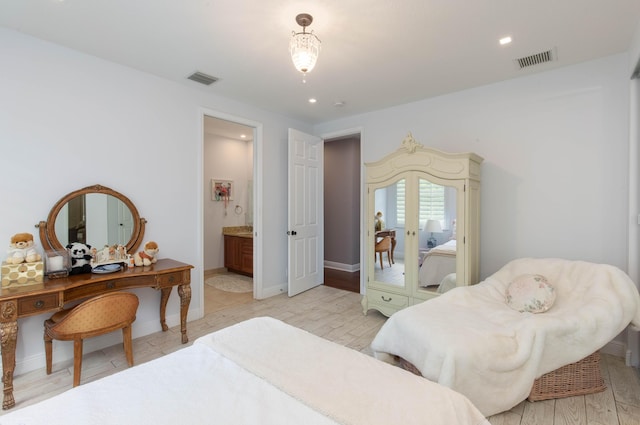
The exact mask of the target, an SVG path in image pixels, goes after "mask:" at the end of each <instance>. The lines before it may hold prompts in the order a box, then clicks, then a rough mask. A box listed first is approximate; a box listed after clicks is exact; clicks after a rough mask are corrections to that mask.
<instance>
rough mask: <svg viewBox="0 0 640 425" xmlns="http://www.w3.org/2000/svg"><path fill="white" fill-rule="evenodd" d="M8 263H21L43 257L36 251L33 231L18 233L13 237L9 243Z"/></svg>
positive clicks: (38, 259)
mask: <svg viewBox="0 0 640 425" xmlns="http://www.w3.org/2000/svg"><path fill="white" fill-rule="evenodd" d="M7 252H8V254H9V255H8V256H7V263H9V264H20V263H24V262H27V263H32V262H34V261H40V260H41V259H42V257H41V256H40V254H38V251H36V248H35V243H34V242H33V235H32V234H31V233H16V234H15V235H13V236H12V237H11V245H9V250H8V251H7Z"/></svg>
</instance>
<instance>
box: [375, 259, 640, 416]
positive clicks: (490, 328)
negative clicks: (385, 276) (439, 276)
mask: <svg viewBox="0 0 640 425" xmlns="http://www.w3.org/2000/svg"><path fill="white" fill-rule="evenodd" d="M525 273H533V274H542V275H544V276H546V277H547V278H548V280H549V282H550V283H552V284H554V286H555V288H556V301H555V303H554V305H553V307H552V308H551V309H550V310H549V311H547V312H545V313H540V314H532V313H519V312H517V311H515V310H512V309H511V308H509V307H508V306H507V305H506V304H505V290H506V288H507V286H508V284H509V282H511V281H512V280H513V278H515V277H517V276H519V275H521V274H525ZM629 322H632V323H633V324H634V325H635V326H640V297H639V295H638V290H637V289H636V287H635V285H634V283H633V282H632V281H631V279H630V278H629V277H628V276H627V275H626V274H625V273H624V272H622V271H621V270H619V269H618V268H615V267H613V266H608V265H599V264H592V263H586V262H581V261H567V260H560V259H520V260H515V261H512V262H510V263H509V264H507V265H506V266H505V267H503V268H502V269H501V270H499V271H498V272H496V273H495V274H494V275H492V276H490V277H488V278H487V279H486V280H485V281H483V282H481V283H479V284H477V285H474V286H471V287H465V288H455V289H452V290H451V291H449V292H447V293H446V294H443V295H441V296H439V297H438V298H435V299H432V300H429V301H426V302H424V303H422V304H418V305H415V306H413V307H409V308H407V309H404V310H401V311H399V312H398V313H396V314H394V315H393V316H391V318H390V319H389V320H387V322H386V323H385V324H384V326H383V327H382V328H381V329H380V331H379V333H378V335H377V336H376V337H375V338H374V340H373V342H372V344H371V348H372V349H373V350H374V351H375V352H376V356H377V357H378V358H381V359H385V360H389V361H390V356H389V355H396V356H400V357H402V358H404V359H405V360H407V361H409V362H411V363H412V364H413V365H414V366H416V367H417V368H418V369H419V370H420V372H421V373H422V374H423V375H424V376H425V377H426V378H428V379H430V380H432V381H435V382H439V383H441V384H443V385H446V386H447V387H450V388H453V389H455V390H456V391H459V392H460V393H462V394H464V395H466V396H467V397H468V398H469V399H470V400H471V401H472V402H473V403H474V404H475V405H476V407H478V408H479V409H480V411H481V412H482V413H483V414H485V415H486V416H490V415H493V414H495V413H498V412H502V411H505V410H508V409H510V408H511V407H513V406H515V405H517V404H518V403H520V402H521V401H522V400H524V399H526V398H527V396H528V395H529V392H530V390H531V387H532V385H533V381H534V380H535V379H536V378H537V377H539V376H541V375H543V374H545V373H547V372H550V371H552V370H555V369H557V368H559V367H561V366H564V365H566V364H569V363H573V362H576V361H579V360H581V359H582V358H584V357H586V356H588V355H589V354H591V353H593V352H594V351H596V350H598V349H600V348H601V347H603V346H604V345H605V344H607V343H608V342H609V341H610V340H611V339H612V338H614V337H615V336H616V335H618V334H619V333H620V332H621V331H622V330H624V329H625V327H626V326H627V325H628V324H629Z"/></svg>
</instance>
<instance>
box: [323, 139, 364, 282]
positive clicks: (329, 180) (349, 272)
mask: <svg viewBox="0 0 640 425" xmlns="http://www.w3.org/2000/svg"><path fill="white" fill-rule="evenodd" d="M360 146H361V140H360V133H359V132H358V133H351V134H346V135H340V136H334V137H330V138H325V139H324V158H325V163H324V167H325V168H324V221H325V223H324V259H325V261H324V284H325V285H326V286H331V287H334V288H339V289H345V290H347V291H351V292H357V293H360V287H361V285H360V245H361V244H360V239H361V237H360V226H361V214H360V211H361V181H362V179H361V168H362V166H361V164H362V159H361V148H360Z"/></svg>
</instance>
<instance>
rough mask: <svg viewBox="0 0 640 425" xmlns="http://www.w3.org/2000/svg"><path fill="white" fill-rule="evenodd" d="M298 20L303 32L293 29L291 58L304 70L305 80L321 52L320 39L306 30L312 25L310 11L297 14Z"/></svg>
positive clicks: (294, 63) (297, 66)
mask: <svg viewBox="0 0 640 425" xmlns="http://www.w3.org/2000/svg"><path fill="white" fill-rule="evenodd" d="M296 22H297V23H298V25H300V26H301V27H302V32H295V31H293V35H292V37H291V42H290V43H289V50H290V51H291V60H293V65H294V66H295V67H296V69H297V70H298V71H300V72H302V75H303V80H302V81H303V82H305V80H304V78H305V77H306V75H307V73H308V72H311V70H312V69H313V67H314V66H316V61H317V60H318V53H320V39H319V38H318V37H316V35H315V34H314V33H313V31H311V32H306V27H308V26H309V25H311V22H313V17H312V16H311V15H309V14H308V13H301V14H299V15H298V16H296Z"/></svg>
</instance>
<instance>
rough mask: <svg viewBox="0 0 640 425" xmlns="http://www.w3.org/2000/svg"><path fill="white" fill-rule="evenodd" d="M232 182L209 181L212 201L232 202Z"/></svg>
mask: <svg viewBox="0 0 640 425" xmlns="http://www.w3.org/2000/svg"><path fill="white" fill-rule="evenodd" d="M233 192H234V186H233V180H222V179H211V200H212V201H225V202H229V201H233Z"/></svg>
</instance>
